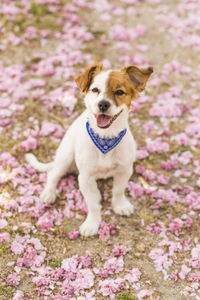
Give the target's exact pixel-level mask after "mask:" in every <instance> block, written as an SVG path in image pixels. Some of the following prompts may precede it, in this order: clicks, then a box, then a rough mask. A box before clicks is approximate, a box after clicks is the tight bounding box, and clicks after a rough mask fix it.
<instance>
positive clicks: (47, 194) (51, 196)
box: [40, 189, 56, 203]
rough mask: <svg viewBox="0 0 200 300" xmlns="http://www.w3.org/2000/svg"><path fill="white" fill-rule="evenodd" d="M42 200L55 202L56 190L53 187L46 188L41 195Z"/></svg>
mask: <svg viewBox="0 0 200 300" xmlns="http://www.w3.org/2000/svg"><path fill="white" fill-rule="evenodd" d="M40 200H41V201H42V202H44V203H54V202H55V200H56V191H54V190H51V189H44V191H43V192H42V194H41V196H40Z"/></svg>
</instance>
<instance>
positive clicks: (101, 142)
mask: <svg viewBox="0 0 200 300" xmlns="http://www.w3.org/2000/svg"><path fill="white" fill-rule="evenodd" d="M86 129H87V132H88V134H89V136H90V138H91V140H92V141H93V143H94V145H95V146H96V147H97V148H98V149H99V150H100V151H101V152H102V153H103V154H106V153H107V152H109V151H111V150H112V149H113V148H115V147H116V146H117V145H118V144H119V143H120V142H121V140H122V138H123V136H124V135H125V134H126V131H127V129H126V128H125V129H124V130H122V131H121V132H120V133H119V134H118V136H116V137H112V138H108V137H100V136H99V134H98V133H95V132H94V131H93V129H92V128H91V127H90V124H89V122H88V121H87V122H86Z"/></svg>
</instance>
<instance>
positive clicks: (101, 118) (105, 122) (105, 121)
mask: <svg viewBox="0 0 200 300" xmlns="http://www.w3.org/2000/svg"><path fill="white" fill-rule="evenodd" d="M121 112H122V110H121V111H120V112H119V113H118V114H116V115H114V116H109V115H105V114H100V115H95V118H96V122H97V126H98V127H99V128H108V127H110V125H111V124H112V123H113V121H114V120H116V119H117V117H118V116H119V115H120V114H121Z"/></svg>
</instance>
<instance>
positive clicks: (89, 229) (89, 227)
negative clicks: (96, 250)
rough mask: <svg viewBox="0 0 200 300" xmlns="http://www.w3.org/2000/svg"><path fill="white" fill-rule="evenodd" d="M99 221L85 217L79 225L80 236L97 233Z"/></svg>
mask: <svg viewBox="0 0 200 300" xmlns="http://www.w3.org/2000/svg"><path fill="white" fill-rule="evenodd" d="M99 224H100V221H99V222H97V221H94V220H93V221H91V220H88V219H86V220H85V222H84V223H83V224H82V225H81V226H80V228H79V231H80V234H81V235H82V236H86V237H87V236H92V235H95V234H97V233H98V229H99Z"/></svg>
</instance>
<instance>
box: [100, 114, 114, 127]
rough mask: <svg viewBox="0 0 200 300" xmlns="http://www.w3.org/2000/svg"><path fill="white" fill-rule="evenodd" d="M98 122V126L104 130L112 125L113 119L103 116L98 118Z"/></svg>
mask: <svg viewBox="0 0 200 300" xmlns="http://www.w3.org/2000/svg"><path fill="white" fill-rule="evenodd" d="M96 120H97V126H98V127H102V128H103V127H107V126H108V125H109V124H110V121H111V120H112V117H110V116H107V115H103V114H102V115H98V116H96Z"/></svg>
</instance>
